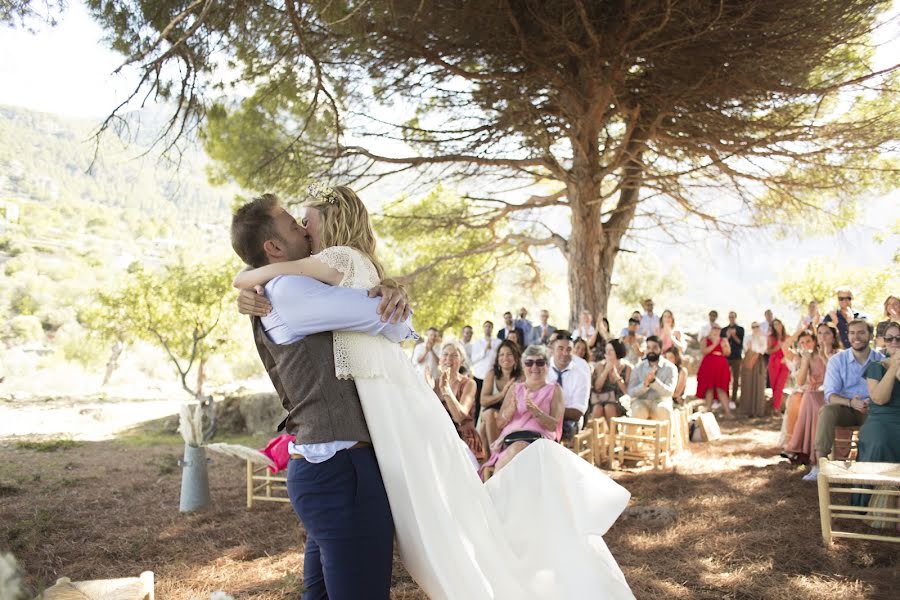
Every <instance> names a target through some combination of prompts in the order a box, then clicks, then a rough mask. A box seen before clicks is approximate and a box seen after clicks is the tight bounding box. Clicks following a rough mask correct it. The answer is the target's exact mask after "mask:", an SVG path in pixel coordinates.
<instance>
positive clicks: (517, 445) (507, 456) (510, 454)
mask: <svg viewBox="0 0 900 600" xmlns="http://www.w3.org/2000/svg"><path fill="white" fill-rule="evenodd" d="M527 447H528V443H527V442H513V444H512V445H511V446H510V447H509V448H507V449H506V452H504V453H503V456H501V457H500V460H498V461H497V466H496V467H495V468H494V472H495V473H496V472H497V471H499V470H500V469H502V468H503V467H505V466H506V465H508V464H509V461H511V460H512V459H514V458H515V457H516V454H518V453H519V452H521V451H522V450H524V449H525V448H527Z"/></svg>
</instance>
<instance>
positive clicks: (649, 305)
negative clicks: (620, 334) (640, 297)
mask: <svg viewBox="0 0 900 600" xmlns="http://www.w3.org/2000/svg"><path fill="white" fill-rule="evenodd" d="M643 307H644V310H645V311H646V312H645V313H644V314H642V315H641V324H640V326H639V327H638V333H639V334H641V335H642V336H644V337H645V338H648V337H650V336H651V335H659V315H654V314H653V299H652V298H647V299H646V300H644V303H643Z"/></svg>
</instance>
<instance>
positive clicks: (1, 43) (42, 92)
mask: <svg viewBox="0 0 900 600" xmlns="http://www.w3.org/2000/svg"><path fill="white" fill-rule="evenodd" d="M897 29H898V28H897V21H896V20H894V21H893V22H892V23H889V24H888V26H887V27H886V28H885V29H884V31H883V33H882V35H883V36H885V39H888V38H891V39H894V38H897V37H898V36H897ZM891 47H892V49H894V50H897V49H900V44H897V43H892V44H891ZM889 54H891V53H890V52H888V53H887V55H889ZM887 58H890V57H889V56H887ZM120 62H121V58H120V57H119V56H118V55H115V54H113V53H112V52H111V51H109V50H108V49H107V48H106V46H105V44H104V43H103V42H102V31H101V30H100V28H99V26H97V25H96V24H95V23H94V22H93V21H91V19H90V18H89V17H88V15H87V13H86V11H85V9H84V7H83V6H82V5H81V4H80V3H79V2H72V3H71V4H70V6H69V9H68V10H67V12H66V13H65V15H64V16H63V18H62V20H61V23H60V24H59V25H58V26H57V27H55V28H48V27H45V28H42V29H41V30H39V31H38V33H36V34H31V33H28V32H24V31H18V30H11V29H6V28H0V82H2V84H0V104H11V105H16V106H22V107H26V108H29V109H32V110H38V111H46V112H52V113H56V114H61V115H67V116H75V117H88V118H95V119H99V118H101V117H103V116H105V115H106V114H107V113H108V112H109V111H110V110H111V109H112V108H113V107H115V106H116V105H117V104H118V102H120V101H121V100H122V99H123V98H124V97H125V95H126V94H127V93H128V92H129V91H130V90H131V89H132V88H133V85H134V82H135V76H134V73H133V72H130V73H129V72H125V73H124V74H120V75H118V76H112V72H113V70H115V68H116V67H117V66H118V65H119V64H120ZM879 62H882V61H879ZM865 207H866V212H865V215H862V216H861V219H860V221H859V223H857V224H855V225H853V226H851V227H848V228H847V229H846V230H845V231H843V232H842V233H841V234H840V235H837V236H828V237H817V238H807V239H803V240H798V239H788V240H776V239H774V238H773V237H772V236H770V235H768V234H767V233H765V232H752V233H747V234H743V235H741V236H739V237H738V239H736V240H733V241H727V240H724V239H722V238H720V237H716V236H710V237H707V238H705V239H702V240H700V241H699V242H695V243H690V244H686V245H682V246H675V247H673V246H671V245H668V244H661V243H657V242H653V241H650V242H646V243H645V244H644V245H643V247H642V248H641V250H642V251H644V252H647V253H648V254H650V255H652V256H655V257H657V259H658V260H659V261H660V263H661V264H664V265H673V264H677V265H680V269H681V272H682V273H683V275H684V278H685V284H686V285H685V289H686V293H685V294H683V296H682V297H681V298H677V299H676V298H673V299H667V298H658V299H657V302H656V304H657V307H659V308H660V309H662V308H663V307H665V306H667V305H669V304H672V305H673V306H677V307H680V308H681V310H683V311H687V313H688V316H689V320H690V321H694V320H697V319H699V318H700V315H701V314H702V313H703V312H705V310H706V308H705V307H715V308H717V309H718V310H719V312H720V313H723V312H724V311H727V310H729V309H732V308H734V309H736V310H738V311H739V312H740V313H741V314H742V315H747V316H748V318H747V319H743V318H742V319H741V320H746V321H749V320H750V319H752V318H757V316H756V315H760V314H761V313H762V311H763V310H764V308H766V307H769V306H772V307H774V308H775V309H776V312H780V313H786V314H793V312H794V311H789V310H788V309H787V307H784V306H783V305H782V304H781V303H780V302H778V299H777V298H775V297H773V292H774V287H775V282H776V281H777V279H778V278H779V276H780V275H781V274H782V273H784V272H786V271H789V270H790V269H791V268H798V266H802V265H803V264H804V263H805V262H806V261H807V260H809V259H811V258H814V257H819V256H822V257H832V258H834V259H835V260H836V261H840V262H842V263H844V264H850V265H861V266H876V265H884V266H885V268H890V267H889V265H890V260H891V257H892V256H893V253H894V251H895V249H896V248H897V247H898V245H900V237H898V236H889V237H888V239H887V241H886V242H884V243H879V242H876V241H875V240H874V236H875V235H876V234H877V233H879V232H884V231H885V229H886V226H889V225H890V224H891V223H893V222H894V221H895V220H896V218H897V216H898V214H900V194H898V193H896V192H895V193H894V194H891V195H889V196H887V197H884V198H872V199H867V200H866V202H865ZM886 215H888V216H889V217H890V218H885V216H886ZM543 266H544V267H545V268H546V270H547V271H548V273H549V274H550V277H551V278H560V277H561V275H562V273H563V271H564V268H565V265H564V262H563V261H562V259H561V257H559V256H558V254H555V253H551V254H549V255H547V256H546V260H545V264H544V265H543ZM562 280H563V281H564V278H563V279H562ZM510 295H512V294H510ZM540 301H541V302H546V301H547V299H546V297H545V298H542V299H540ZM525 304H526V305H527V304H528V302H527V301H526V302H525ZM872 309H875V310H873V311H871V312H875V313H877V309H878V307H872ZM560 316H562V315H560ZM790 319H791V322H793V321H794V318H793V317H790Z"/></svg>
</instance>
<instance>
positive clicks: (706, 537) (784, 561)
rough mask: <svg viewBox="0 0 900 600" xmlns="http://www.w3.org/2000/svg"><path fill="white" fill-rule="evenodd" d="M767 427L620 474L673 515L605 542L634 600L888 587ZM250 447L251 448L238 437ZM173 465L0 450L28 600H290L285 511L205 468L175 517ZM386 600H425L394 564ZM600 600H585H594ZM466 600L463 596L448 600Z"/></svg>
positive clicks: (109, 453) (156, 449) (897, 561)
mask: <svg viewBox="0 0 900 600" xmlns="http://www.w3.org/2000/svg"><path fill="white" fill-rule="evenodd" d="M776 429H777V422H776V421H774V420H755V421H740V422H732V423H728V422H726V423H725V424H724V425H723V430H724V433H725V437H724V438H723V439H722V440H720V441H719V442H716V443H714V444H693V445H692V448H691V450H692V452H690V453H682V454H681V455H679V456H677V457H676V460H675V461H674V462H675V464H674V469H670V470H669V471H667V472H664V473H653V472H652V471H647V470H641V471H633V472H621V473H617V474H615V478H616V479H617V480H618V481H619V482H620V483H622V484H623V485H625V486H626V487H627V488H628V489H629V490H630V491H631V492H632V494H633V503H634V504H636V505H644V506H664V507H671V508H674V509H675V510H677V512H678V520H677V522H675V523H674V524H672V525H669V526H667V527H665V528H663V529H657V530H648V529H645V528H644V526H642V525H641V524H640V523H638V522H634V521H631V520H629V521H625V522H622V523H620V524H617V525H615V526H614V527H613V528H612V530H611V531H610V532H609V533H608V534H607V536H606V540H607V543H608V544H609V547H610V549H611V550H612V552H613V554H614V555H615V557H616V559H617V560H618V561H619V564H620V565H621V567H622V569H623V571H624V572H625V575H626V577H627V578H628V581H629V583H630V584H631V586H632V589H633V590H634V593H635V595H636V596H637V598H639V599H644V598H656V599H662V598H691V599H723V598H728V599H735V600H738V599H756V598H770V599H785V600H786V599H789V598H790V599H798V598H809V599H823V600H824V599H826V598H827V599H829V600H830V599H835V598H854V599H855V600H856V599H881V598H885V599H886V598H896V597H897V596H896V590H897V589H900V576H898V567H900V551H898V549H900V546H896V545H889V544H884V543H881V544H878V543H874V542H849V541H841V542H837V543H836V544H835V545H834V547H833V548H830V549H825V548H824V547H823V545H822V541H821V538H820V535H819V521H818V512H817V500H816V489H815V485H813V484H808V483H804V482H802V481H800V478H799V473H798V472H797V471H795V470H793V469H792V468H791V467H789V466H788V465H787V464H786V463H783V462H780V461H779V460H777V459H775V458H773V456H774V455H775V454H777V448H776V447H775V444H774V442H775V438H776V435H777V431H776ZM243 441H245V442H250V443H254V442H258V440H243ZM180 453H181V445H180V443H179V438H175V437H172V436H151V437H147V436H138V437H134V436H132V437H124V438H120V439H118V440H114V441H109V442H93V443H92V442H83V443H77V444H74V445H72V444H60V445H44V444H30V445H29V444H22V443H21V442H16V441H12V440H6V441H5V442H3V443H2V445H0V551H4V550H11V551H12V552H13V553H14V554H15V555H16V556H17V558H18V559H19V561H20V563H21V564H22V566H23V567H24V569H25V571H26V574H27V584H28V585H29V590H28V591H29V592H36V591H38V590H39V589H41V587H42V586H46V585H48V584H50V583H52V582H53V581H55V580H56V578H57V577H61V576H68V577H71V578H73V579H76V580H77V579H88V578H103V577H119V576H126V575H137V574H138V573H139V572H140V571H143V570H147V569H149V570H153V571H154V572H155V573H156V582H157V583H156V586H157V597H158V598H160V599H161V600H189V599H191V598H194V597H197V598H205V597H206V596H208V593H209V592H211V591H214V590H224V591H227V592H229V593H230V594H232V595H233V596H235V598H238V599H251V598H252V599H257V600H276V599H278V600H281V599H285V598H297V597H298V595H299V594H298V592H299V590H300V586H301V581H302V568H303V558H302V553H301V548H302V546H303V541H304V533H303V529H302V527H301V526H300V525H299V524H298V522H297V520H296V517H295V516H294V514H293V512H292V510H291V508H290V506H289V505H287V504H271V503H263V504H259V505H258V506H256V507H254V508H253V510H252V511H248V510H246V508H245V507H244V506H245V505H244V467H243V464H242V463H240V462H239V461H237V460H234V459H228V458H222V457H213V458H214V461H215V462H214V464H213V465H211V468H210V486H211V490H212V495H213V504H212V506H211V507H210V508H209V509H208V510H206V511H204V512H202V513H200V514H195V515H189V516H183V515H180V514H179V513H178V494H179V489H180V469H179V468H178V466H177V464H176V461H177V459H178V458H179V456H180ZM392 597H393V598H394V599H396V600H399V599H404V600H425V595H424V594H423V593H422V592H420V591H419V590H418V588H417V587H416V585H415V583H414V582H413V581H412V580H411V579H410V578H409V576H408V575H407V574H406V571H405V570H404V569H403V567H402V565H401V564H400V562H399V561H396V563H395V567H394V585H393V588H392ZM585 597H598V598H599V597H602V593H601V592H599V591H598V593H597V594H596V596H591V595H588V596H585ZM460 600H466V599H460Z"/></svg>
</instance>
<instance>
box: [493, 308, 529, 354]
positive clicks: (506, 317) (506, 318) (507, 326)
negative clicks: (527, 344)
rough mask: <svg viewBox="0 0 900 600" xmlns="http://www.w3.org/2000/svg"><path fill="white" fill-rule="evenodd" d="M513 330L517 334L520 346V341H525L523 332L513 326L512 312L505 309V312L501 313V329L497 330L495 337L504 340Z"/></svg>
mask: <svg viewBox="0 0 900 600" xmlns="http://www.w3.org/2000/svg"><path fill="white" fill-rule="evenodd" d="M513 331H515V332H516V334H517V335H518V338H519V342H518V343H519V345H520V346H521V344H522V342H523V341H525V332H524V331H522V330H521V329H519V328H518V327H516V326H515V323H514V322H513V316H512V313H511V312H509V311H506V312H505V313H503V329H501V330H500V331H498V332H497V337H498V338H500V339H501V340H505V339H506V337H507V336H508V335H509V334H510V333H511V332H513Z"/></svg>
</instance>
